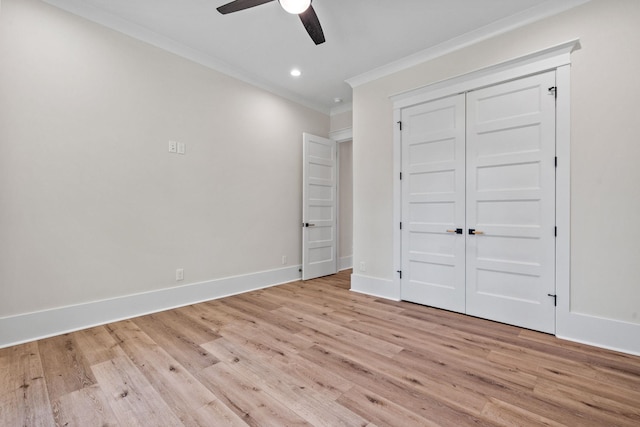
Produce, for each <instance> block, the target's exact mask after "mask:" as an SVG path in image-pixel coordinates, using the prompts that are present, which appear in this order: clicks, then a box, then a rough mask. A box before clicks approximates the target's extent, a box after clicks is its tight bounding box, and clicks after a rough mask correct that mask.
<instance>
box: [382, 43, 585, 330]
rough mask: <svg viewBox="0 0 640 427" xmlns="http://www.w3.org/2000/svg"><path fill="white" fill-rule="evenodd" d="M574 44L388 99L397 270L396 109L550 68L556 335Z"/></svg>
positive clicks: (565, 283)
mask: <svg viewBox="0 0 640 427" xmlns="http://www.w3.org/2000/svg"><path fill="white" fill-rule="evenodd" d="M579 48H580V41H579V39H574V40H571V41H568V42H565V43H562V44H559V45H556V46H552V47H549V48H546V49H542V50H540V51H536V52H533V53H530V54H527V55H524V56H521V57H518V58H514V59H511V60H508V61H505V62H502V63H499V64H496V65H493V66H490V67H486V68H482V69H479V70H476V71H473V72H470V73H466V74H463V75H459V76H456V77H452V78H450V79H446V80H442V81H438V82H435V83H433V84H429V85H427V86H423V87H419V88H416V89H413V90H409V91H406V92H402V93H399V94H396V95H393V96H391V97H390V99H391V101H392V102H393V110H394V112H393V123H394V133H393V138H394V144H393V156H394V163H393V167H394V189H393V192H394V204H393V206H394V208H393V219H394V227H393V229H394V233H393V246H394V247H393V252H394V270H398V271H399V270H401V268H402V264H401V253H402V246H401V231H400V229H399V227H396V226H395V224H399V223H400V221H401V204H402V198H401V196H402V188H401V181H400V173H401V172H402V170H401V165H402V161H401V150H402V140H401V131H400V126H398V124H397V123H399V122H400V121H401V115H402V109H403V108H407V107H411V106H414V105H418V104H422V103H425V102H429V101H434V100H437V99H440V98H444V97H447V96H451V95H455V94H458V93H464V92H469V91H471V90H476V89H480V88H483V87H486V86H491V85H494V84H498V83H503V82H507V81H510V80H514V79H519V78H522V77H526V76H529V75H532V74H537V73H541V72H544V71H551V70H555V71H556V85H557V92H556V93H557V103H556V155H557V157H558V167H557V169H556V224H557V227H558V236H557V239H556V292H557V296H558V298H557V301H558V305H557V309H556V335H558V336H563V335H565V336H566V335H568V334H565V329H567V328H568V327H569V324H571V323H572V322H571V308H570V300H571V294H570V288H571V284H570V269H571V263H570V255H571V241H570V237H571V230H570V226H571V222H570V219H571V211H570V195H571V193H570V153H571V147H570V141H571V132H570V130H571V127H570V117H571V112H570V99H571V98H570V89H571V88H570V77H571V75H570V73H571V68H570V65H571V53H572V52H574V51H575V50H578V49H579ZM400 286H401V281H400V277H399V276H396V277H395V278H394V284H393V288H394V289H396V290H397V294H398V295H399V294H400Z"/></svg>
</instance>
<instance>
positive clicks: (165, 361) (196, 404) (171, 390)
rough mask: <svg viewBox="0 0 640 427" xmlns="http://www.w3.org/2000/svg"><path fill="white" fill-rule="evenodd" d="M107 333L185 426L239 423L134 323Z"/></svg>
mask: <svg viewBox="0 0 640 427" xmlns="http://www.w3.org/2000/svg"><path fill="white" fill-rule="evenodd" d="M108 329H109V331H110V332H111V334H113V335H114V336H115V337H117V339H118V342H119V343H120V346H121V347H122V348H123V350H124V351H125V353H126V354H127V356H128V357H129V358H130V359H131V360H132V361H133V363H134V364H135V366H136V367H137V369H138V370H139V371H140V372H141V373H142V374H143V375H144V376H145V377H146V378H147V380H148V381H149V383H150V384H151V385H152V386H153V388H154V389H155V390H156V391H157V392H158V393H159V395H160V396H162V399H163V400H164V401H165V402H166V403H167V405H168V406H169V407H170V408H171V410H172V411H173V412H174V413H175V414H176V415H177V416H178V417H179V418H180V420H181V421H182V423H184V424H185V425H202V426H206V425H210V423H215V422H222V423H225V424H226V423H228V422H229V420H234V419H237V417H236V416H235V415H234V414H233V413H232V411H231V410H230V409H229V408H228V407H226V406H224V405H222V404H221V403H220V402H219V401H218V399H217V398H216V396H215V395H214V394H213V393H212V392H211V390H209V389H207V388H206V387H205V386H204V385H203V384H201V383H200V382H199V381H198V380H197V379H196V378H195V377H194V376H193V375H192V374H190V373H189V372H188V371H187V370H186V369H185V368H184V367H183V366H182V365H180V364H179V363H178V361H177V360H175V359H174V358H173V357H171V355H170V354H169V353H168V352H167V351H165V350H164V349H163V348H161V347H160V346H158V345H157V343H156V342H155V341H153V340H152V339H151V338H150V337H149V336H148V335H146V334H145V333H144V332H143V331H142V330H141V329H140V328H138V327H137V326H136V324H135V323H134V321H124V322H118V323H116V324H112V325H109V326H108ZM214 366H215V365H214Z"/></svg>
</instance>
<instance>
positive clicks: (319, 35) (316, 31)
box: [298, 6, 325, 45]
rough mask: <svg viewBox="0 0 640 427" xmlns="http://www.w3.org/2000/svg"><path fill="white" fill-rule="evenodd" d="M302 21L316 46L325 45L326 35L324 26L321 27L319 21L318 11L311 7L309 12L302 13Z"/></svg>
mask: <svg viewBox="0 0 640 427" xmlns="http://www.w3.org/2000/svg"><path fill="white" fill-rule="evenodd" d="M298 16H299V17H300V20H301V21H302V24H303V25H304V28H305V29H306V30H307V33H309V36H311V40H313V42H314V43H315V44H317V45H318V44H321V43H324V41H325V40H324V33H323V32H322V26H321V25H320V20H319V19H318V15H316V11H315V10H313V6H309V8H308V9H307V10H305V11H304V12H302V13H301V14H300V15H298Z"/></svg>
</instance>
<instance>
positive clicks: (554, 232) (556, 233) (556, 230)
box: [553, 227, 558, 237]
mask: <svg viewBox="0 0 640 427" xmlns="http://www.w3.org/2000/svg"><path fill="white" fill-rule="evenodd" d="M553 235H554V236H556V237H558V227H553Z"/></svg>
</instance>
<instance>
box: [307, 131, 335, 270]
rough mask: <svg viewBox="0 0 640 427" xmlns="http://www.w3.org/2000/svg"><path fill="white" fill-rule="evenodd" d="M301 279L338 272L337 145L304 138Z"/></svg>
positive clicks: (319, 138)
mask: <svg viewBox="0 0 640 427" xmlns="http://www.w3.org/2000/svg"><path fill="white" fill-rule="evenodd" d="M302 151H303V167H302V173H303V183H302V188H303V190H302V221H303V222H302V227H303V228H302V279H303V280H309V279H313V278H316V277H321V276H327V275H330V274H335V273H337V272H338V262H337V225H338V224H337V209H336V208H337V198H336V194H337V191H336V190H337V144H336V142H335V141H333V140H331V139H327V138H322V137H319V136H315V135H311V134H308V133H305V134H304V135H303V150H302Z"/></svg>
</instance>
